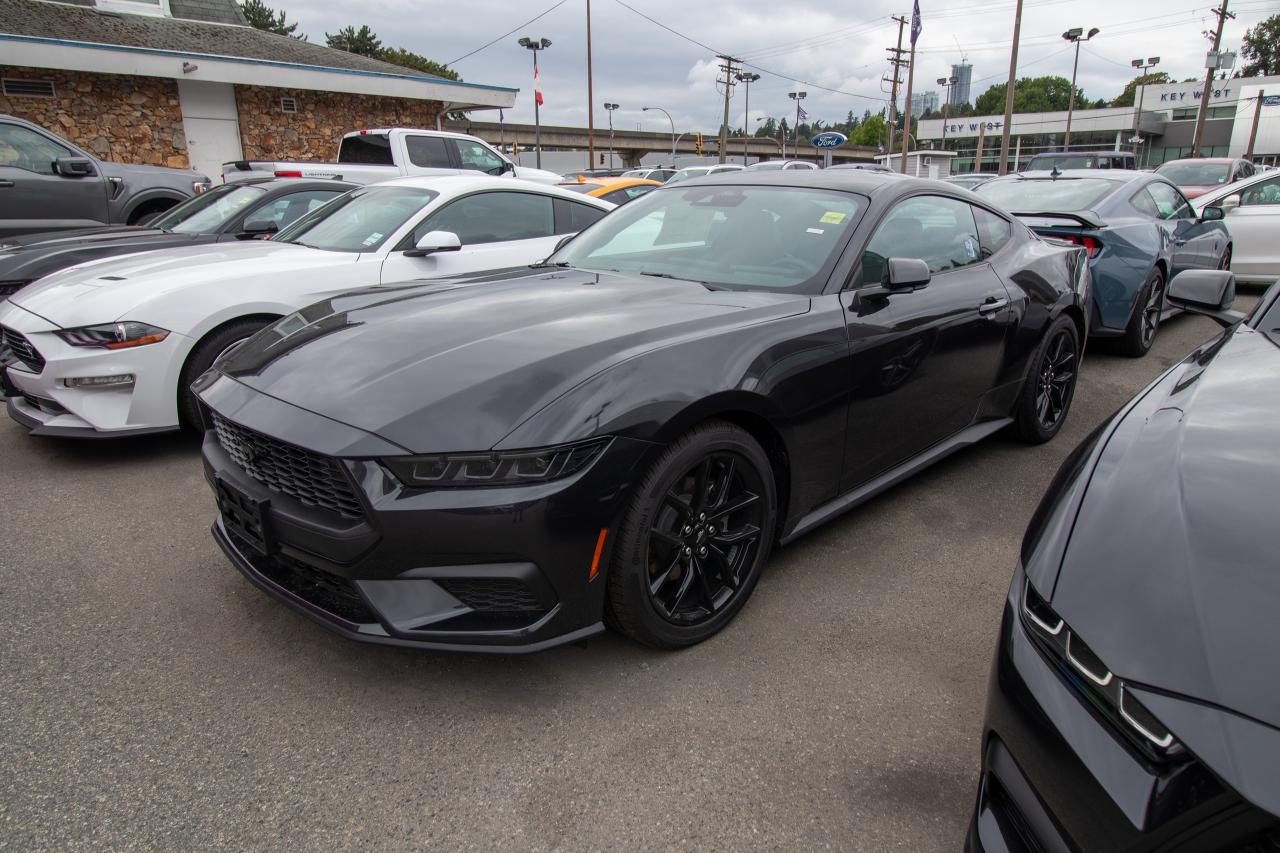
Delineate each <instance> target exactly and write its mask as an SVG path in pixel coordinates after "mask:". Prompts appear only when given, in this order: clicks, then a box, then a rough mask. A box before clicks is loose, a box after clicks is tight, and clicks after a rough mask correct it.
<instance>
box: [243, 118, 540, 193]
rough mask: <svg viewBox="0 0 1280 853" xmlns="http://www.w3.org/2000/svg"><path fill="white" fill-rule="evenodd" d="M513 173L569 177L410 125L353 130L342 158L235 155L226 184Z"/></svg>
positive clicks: (472, 140)
mask: <svg viewBox="0 0 1280 853" xmlns="http://www.w3.org/2000/svg"><path fill="white" fill-rule="evenodd" d="M468 172H484V173H485V174H488V175H512V176H514V177H517V178H520V179H522V180H526V181H537V182H539V183H544V184H555V183H560V182H561V181H563V180H564V178H563V177H562V176H561V175H558V174H556V173H555V172H547V171H544V170H542V169H530V168H528V167H527V166H517V165H516V164H515V163H513V162H511V160H510V159H508V158H507V157H506V156H505V155H503V154H502V153H501V152H499V151H497V150H495V149H494V148H492V147H491V146H490V145H489V144H488V143H487V142H485V141H484V140H482V139H477V138H476V137H474V136H467V135H466V134H464V133H448V132H446V131H440V130H415V129H413V128H407V127H392V128H379V129H377V130H353V131H351V132H350V133H348V134H345V135H344V136H343V137H342V141H341V142H340V143H338V162H336V163H290V162H281V161H273V160H233V161H231V162H230V163H223V164H222V180H223V181H224V182H226V183H231V182H233V181H243V180H246V179H248V178H261V177H263V176H264V175H275V176H276V177H277V178H337V179H340V180H344V181H351V182H352V183H357V184H374V183H377V182H379V181H389V180H391V179H392V178H400V177H410V176H412V177H420V176H430V175H465V174H467V173H468Z"/></svg>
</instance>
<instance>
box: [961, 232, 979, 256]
mask: <svg viewBox="0 0 1280 853" xmlns="http://www.w3.org/2000/svg"><path fill="white" fill-rule="evenodd" d="M964 253H965V256H966V257H969V258H976V257H978V247H977V246H975V245H974V244H973V238H972V237H965V238H964Z"/></svg>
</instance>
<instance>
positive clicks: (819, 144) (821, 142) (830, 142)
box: [809, 130, 849, 148]
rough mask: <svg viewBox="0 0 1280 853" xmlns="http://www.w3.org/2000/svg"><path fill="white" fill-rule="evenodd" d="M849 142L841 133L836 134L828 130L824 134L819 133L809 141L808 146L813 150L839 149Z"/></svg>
mask: <svg viewBox="0 0 1280 853" xmlns="http://www.w3.org/2000/svg"><path fill="white" fill-rule="evenodd" d="M848 141H849V137H847V136H845V135H844V134H843V133H836V132H835V131H834V130H828V131H827V132H826V133H819V134H818V135H817V136H815V137H814V138H813V139H810V140H809V144H810V145H812V146H813V147H814V148H839V147H840V146H841V145H844V144H845V143H846V142H848Z"/></svg>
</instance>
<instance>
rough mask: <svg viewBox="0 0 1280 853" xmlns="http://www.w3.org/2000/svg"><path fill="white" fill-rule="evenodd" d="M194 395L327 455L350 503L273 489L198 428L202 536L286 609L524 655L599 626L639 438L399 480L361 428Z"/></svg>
mask: <svg viewBox="0 0 1280 853" xmlns="http://www.w3.org/2000/svg"><path fill="white" fill-rule="evenodd" d="M201 398H202V400H203V401H204V403H205V404H206V406H208V407H209V409H210V414H211V417H212V413H214V412H216V413H217V414H218V416H220V417H222V418H224V419H225V420H226V421H230V422H232V423H234V424H235V425H237V427H238V428H240V429H243V430H250V431H253V432H255V433H258V434H263V435H269V436H270V437H272V438H275V439H276V440H277V441H286V442H288V443H290V444H291V445H294V446H295V447H301V448H302V449H303V452H305V453H308V454H313V455H311V456H309V457H308V458H311V459H314V458H316V457H322V458H323V459H324V461H325V462H326V463H333V464H337V465H338V466H339V469H340V471H341V475H342V476H343V477H344V478H346V480H347V481H348V484H349V486H350V487H351V489H352V491H353V492H354V494H355V496H356V498H357V500H358V502H359V505H360V510H359V512H358V513H355V514H353V513H347V514H342V513H341V512H340V511H337V510H334V509H328V508H325V507H324V506H321V505H318V504H317V503H316V502H315V501H304V500H302V499H300V498H299V497H298V496H296V495H295V494H290V493H286V492H284V491H280V490H278V489H275V488H272V487H270V486H268V485H267V484H266V483H265V482H263V481H260V480H258V479H255V478H254V477H253V476H251V475H250V474H249V473H248V472H247V471H246V469H245V468H244V467H242V466H241V465H240V464H238V462H237V461H236V458H234V457H233V456H232V455H231V453H229V452H228V449H227V447H226V446H224V444H223V443H222V442H221V441H220V440H219V437H218V433H217V431H216V430H213V429H210V430H209V431H208V432H207V433H206V435H205V440H204V452H203V455H204V470H205V477H206V479H207V480H208V481H209V483H210V485H211V486H212V487H213V488H214V490H215V493H216V494H218V496H219V515H218V519H217V520H216V521H215V523H214V526H213V533H214V537H215V539H216V540H217V541H218V544H219V545H220V546H221V547H222V549H223V551H224V552H226V554H227V556H228V558H229V559H230V560H231V562H232V564H233V565H235V567H236V568H237V569H239V570H240V572H241V573H242V574H244V575H245V576H246V577H247V578H248V579H249V580H250V581H251V582H252V583H254V585H256V586H257V587H258V588H259V589H262V590H263V591H264V592H266V593H268V594H269V595H271V596H272V597H274V598H276V599H277V600H279V601H281V602H283V603H284V604H286V605H288V606H289V607H291V608H293V609H294V610H297V611H299V612H300V613H303V614H304V615H306V616H308V617H309V618H311V619H312V620H314V621H316V622H318V623H319V624H321V625H323V626H325V627H327V628H329V629H331V630H334V631H337V632H338V633H340V634H342V635H343V636H346V637H348V638H350V639H354V640H361V641H365V642H372V643H384V644H390V645H398V646H416V647H420V648H425V649H440V650H449V651H458V650H471V651H489V652H508V653H519V652H532V651H538V650H541V649H545V648H549V647H552V646H555V645H559V644H562V643H569V642H574V641H577V640H581V639H584V638H586V637H589V636H591V635H593V634H596V633H599V632H601V631H603V630H604V626H603V621H602V617H603V612H604V587H605V583H604V581H605V575H606V571H605V567H606V566H607V564H608V550H609V546H610V545H611V544H612V541H611V537H610V531H613V530H614V529H615V527H616V522H617V519H618V518H619V517H620V515H621V513H622V511H623V509H624V502H625V499H626V496H627V494H628V490H627V488H626V485H627V483H628V482H629V481H630V480H633V479H635V478H637V477H638V476H639V475H640V474H641V473H642V471H643V464H644V461H645V459H647V456H648V454H649V452H650V451H651V450H652V448H653V445H650V444H648V443H646V442H640V441H634V440H623V439H615V440H614V441H613V442H612V444H611V445H610V447H609V448H608V450H606V451H605V453H604V454H602V455H601V457H600V458H599V459H597V460H596V461H595V463H594V464H593V465H592V466H590V467H589V468H587V469H586V470H584V471H582V472H580V473H579V474H577V475H574V476H573V477H569V478H567V479H565V480H562V481H555V482H551V483H544V484H539V485H533V486H521V487H518V488H490V489H479V488H477V489H437V490H425V489H409V488H406V487H404V486H403V485H401V484H400V483H399V481H398V480H397V479H396V478H395V477H394V476H393V475H392V474H390V472H388V471H387V470H386V469H385V468H384V467H383V466H382V465H381V464H379V463H378V462H377V461H376V460H375V459H373V458H370V457H372V456H375V455H386V454H387V453H388V452H399V453H403V451H402V450H399V449H398V448H391V447H390V446H386V445H385V443H383V442H381V440H380V439H377V438H376V437H375V436H371V435H369V434H368V433H362V432H361V431H360V430H356V429H354V428H352V427H347V426H345V425H341V424H338V423H336V422H334V421H330V420H328V419H326V418H322V417H321V416H319V415H315V414H313V413H311V412H307V411H304V410H302V409H297V408H295V407H293V406H290V405H288V404H286V403H282V402H280V401H278V400H275V399H273V398H270V397H267V396H265V395H261V394H258V393H257V392H255V391H251V390H250V389H248V388H246V387H245V386H242V385H239V384H238V383H235V382H234V381H233V380H230V379H227V378H225V377H219V379H218V380H217V381H216V383H215V387H213V388H208V387H206V388H205V389H204V390H203V391H202V392H201ZM268 431H269V432H268ZM382 446H386V447H387V449H385V450H379V449H378V448H379V447H382ZM361 455H363V457H364V458H359V457H360V456H361ZM602 531H605V532H604V537H605V540H604V541H605V544H604V547H603V550H602V553H601V557H600V559H599V562H598V564H597V566H598V570H597V572H596V574H595V575H594V576H592V574H591V570H592V565H593V563H596V552H597V547H598V544H599V538H600V536H601V532H602Z"/></svg>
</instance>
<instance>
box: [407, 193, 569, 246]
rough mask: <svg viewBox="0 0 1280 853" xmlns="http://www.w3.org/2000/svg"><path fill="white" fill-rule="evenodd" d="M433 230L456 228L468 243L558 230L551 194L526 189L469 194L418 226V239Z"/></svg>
mask: <svg viewBox="0 0 1280 853" xmlns="http://www.w3.org/2000/svg"><path fill="white" fill-rule="evenodd" d="M429 231H452V232H453V233H454V234H457V235H458V239H459V240H461V241H462V245H464V246H474V245H479V244H484V243H505V242H507V241H510V240H532V239H534V238H537V237H550V236H551V235H552V234H554V233H555V219H554V216H553V215H552V209H551V197H550V196H545V195H539V194H537V193H522V192H490V193H476V194H475V195H469V196H465V197H463V198H460V199H458V200H456V201H451V202H449V203H448V204H446V205H445V206H444V207H442V208H441V209H440V210H438V211H436V212H435V213H433V214H431V216H429V217H427V219H426V220H424V221H423V222H422V223H420V224H419V225H418V227H416V228H414V229H413V240H414V242H415V243H416V242H417V241H418V240H421V239H422V237H423V235H424V234H426V233H427V232H429Z"/></svg>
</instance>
